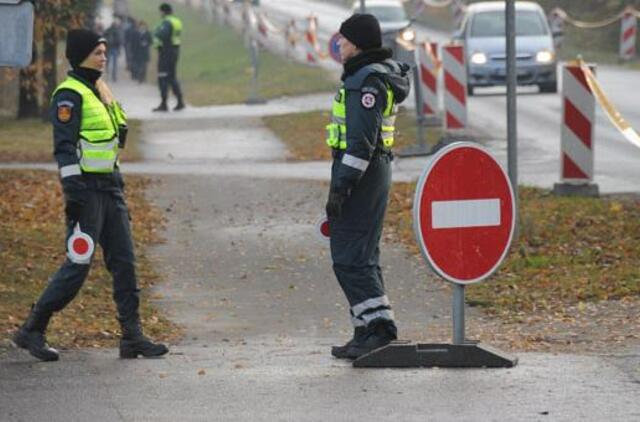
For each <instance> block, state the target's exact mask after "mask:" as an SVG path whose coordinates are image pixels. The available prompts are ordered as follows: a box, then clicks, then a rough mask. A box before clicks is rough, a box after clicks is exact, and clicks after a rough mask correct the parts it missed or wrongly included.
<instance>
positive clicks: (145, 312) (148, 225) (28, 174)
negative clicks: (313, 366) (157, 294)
mask: <svg viewBox="0 0 640 422" xmlns="http://www.w3.org/2000/svg"><path fill="white" fill-rule="evenodd" d="M126 182H127V197H128V205H129V211H130V213H131V216H132V224H133V237H134V241H135V246H136V257H137V273H138V279H139V283H140V286H141V289H142V300H141V307H140V312H141V316H142V320H143V324H144V328H145V331H146V333H147V334H149V335H150V336H151V337H154V338H156V339H160V340H164V341H175V340H177V339H178V338H179V336H180V329H179V328H178V327H177V326H176V325H175V324H173V323H172V322H170V321H169V320H168V319H167V318H165V317H164V316H163V315H162V314H161V313H160V312H159V310H158V309H157V308H155V307H154V306H153V305H152V303H151V302H150V300H149V299H150V296H149V295H150V293H149V288H150V287H151V286H153V284H154V283H155V282H157V281H158V279H159V276H158V274H157V273H156V272H155V270H154V268H153V266H152V265H151V263H150V262H149V260H148V258H147V256H146V254H145V251H146V249H147V247H148V246H149V245H152V244H154V243H157V242H159V241H160V240H161V239H160V235H159V232H160V228H161V227H162V226H163V223H164V220H163V217H162V215H161V214H160V212H159V211H158V210H156V209H155V208H153V207H152V206H151V205H150V203H149V202H147V200H146V199H145V196H144V192H145V189H146V187H147V186H148V185H149V184H150V183H152V181H151V180H150V179H148V178H144V177H137V176H136V177H132V176H129V177H127V178H126ZM0 191H2V192H3V196H4V198H3V201H2V202H1V203H0V220H1V221H2V222H3V224H2V225H0V267H1V268H2V271H3V276H2V277H1V278H0V345H1V344H2V343H3V342H6V340H8V339H9V337H10V335H11V333H12V332H13V331H14V330H15V329H16V328H18V326H19V325H20V324H21V323H22V321H23V320H24V318H25V317H26V315H27V313H28V311H29V307H30V304H31V303H32V302H34V301H35V300H36V299H37V298H38V296H39V294H40V293H41V292H42V290H43V288H44V286H45V285H46V283H47V280H48V278H49V277H51V275H52V274H53V273H54V271H56V270H57V268H58V266H59V265H60V264H61V263H62V262H63V260H64V245H63V240H64V236H65V229H64V223H63V211H62V195H61V192H60V188H59V182H58V177H57V175H56V174H55V173H52V172H44V171H23V170H16V171H13V170H4V171H0ZM101 256H102V253H101V252H100V251H97V252H96V259H95V260H94V261H93V263H92V264H91V272H90V275H89V278H88V279H87V281H86V282H85V284H84V286H83V288H82V289H81V290H80V294H79V295H78V297H77V298H76V299H74V301H73V302H72V303H71V304H70V305H69V306H68V307H67V308H65V309H64V310H63V311H62V312H61V313H59V314H57V315H56V316H55V317H54V318H53V320H52V323H51V325H50V328H49V331H48V339H49V341H50V343H51V344H52V345H55V347H60V348H63V349H67V348H76V347H113V346H115V345H116V344H117V339H118V333H119V326H118V323H117V321H116V309H115V305H114V303H113V300H112V298H111V294H112V288H111V286H112V282H111V277H110V275H109V274H108V273H107V271H106V269H105V268H104V264H103V263H102V259H101V258H100V257H101Z"/></svg>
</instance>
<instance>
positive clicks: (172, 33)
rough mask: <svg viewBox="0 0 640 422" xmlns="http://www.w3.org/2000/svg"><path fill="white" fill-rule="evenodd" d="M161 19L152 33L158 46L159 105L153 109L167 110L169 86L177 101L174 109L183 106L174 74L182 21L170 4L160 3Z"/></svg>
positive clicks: (178, 53)
mask: <svg viewBox="0 0 640 422" xmlns="http://www.w3.org/2000/svg"><path fill="white" fill-rule="evenodd" d="M160 13H161V14H162V21H161V22H160V24H159V25H158V26H157V27H156V30H155V32H154V33H153V41H154V45H155V46H156V47H157V48H158V86H159V87H160V98H161V102H160V105H159V106H158V107H156V108H154V109H153V111H168V110H169V108H168V106H167V98H168V95H169V87H171V90H172V91H173V95H175V97H176V99H177V100H178V103H177V104H176V106H175V107H174V110H182V109H183V108H184V98H183V96H182V89H181V88H180V83H179V82H178V78H177V75H176V72H177V66H178V58H179V55H180V44H181V36H182V21H181V20H180V19H178V18H177V17H175V16H174V15H173V8H172V7H171V5H170V4H167V3H162V4H161V5H160Z"/></svg>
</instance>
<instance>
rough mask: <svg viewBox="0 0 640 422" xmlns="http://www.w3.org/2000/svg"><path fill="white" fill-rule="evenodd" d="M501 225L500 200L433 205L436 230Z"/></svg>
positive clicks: (469, 200) (463, 201) (432, 219)
mask: <svg viewBox="0 0 640 422" xmlns="http://www.w3.org/2000/svg"><path fill="white" fill-rule="evenodd" d="M499 225H500V199H498V198H494V199H468V200H462V201H433V202H432V203H431V226H432V227H433V228H434V229H455V228H462V227H487V226H499Z"/></svg>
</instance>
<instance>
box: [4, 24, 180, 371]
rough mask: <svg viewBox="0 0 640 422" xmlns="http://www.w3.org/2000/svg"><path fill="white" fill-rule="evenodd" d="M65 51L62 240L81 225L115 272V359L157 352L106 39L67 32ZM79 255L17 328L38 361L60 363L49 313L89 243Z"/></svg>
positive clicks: (76, 280) (77, 278) (72, 287)
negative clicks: (50, 339)
mask: <svg viewBox="0 0 640 422" xmlns="http://www.w3.org/2000/svg"><path fill="white" fill-rule="evenodd" d="M66 56H67V58H68V59H69V62H70V63H71V66H72V67H73V70H72V71H70V72H69V75H68V77H67V79H66V80H65V81H64V82H62V83H61V84H60V85H59V86H58V88H57V89H56V90H55V92H54V95H53V98H52V101H51V116H50V118H51V122H52V123H53V137H54V156H55V158H56V161H57V162H58V167H59V169H60V180H61V183H62V189H63V192H64V197H65V203H66V204H65V214H66V217H67V229H68V237H70V236H71V235H72V233H74V232H75V231H76V230H79V231H81V232H83V233H85V234H86V235H88V236H89V237H90V239H89V240H88V242H87V243H89V244H94V245H95V244H100V245H101V246H102V249H103V253H104V260H105V264H106V267H107V269H108V270H109V272H110V273H111V275H112V276H113V299H114V301H115V302H116V306H117V311H118V320H119V322H120V325H121V328H122V338H121V340H120V356H121V357H122V358H135V357H137V356H138V355H143V356H160V355H163V354H165V353H167V351H168V349H167V347H166V346H165V345H163V344H156V343H153V342H152V341H151V340H149V339H148V338H147V337H145V336H144V335H143V334H142V327H141V324H140V316H139V313H138V307H139V289H138V284H137V280H136V274H135V257H134V252H133V241H132V239H131V230H130V226H129V212H128V210H127V205H126V203H125V200H124V196H123V191H122V189H123V187H124V183H123V181H122V177H121V175H120V171H119V170H118V152H119V149H121V148H124V145H125V141H126V134H127V133H126V132H127V127H126V117H125V115H124V112H123V111H122V109H121V108H120V106H119V104H118V103H117V102H116V101H115V100H113V98H112V96H111V92H110V91H109V88H108V87H107V86H106V84H105V83H104V82H103V81H102V80H99V78H100V76H101V74H102V72H103V71H104V68H105V64H106V40H105V39H104V38H101V37H100V36H99V35H98V34H96V33H94V32H92V31H89V30H84V29H77V30H72V31H69V34H68V37H67V50H66ZM85 250H88V251H89V252H86V255H89V256H82V255H79V254H76V253H74V252H75V251H74V250H72V249H71V248H70V247H69V246H68V249H67V259H66V260H65V262H64V264H62V266H61V267H60V269H59V270H58V271H57V272H56V273H55V274H54V275H53V277H52V278H51V280H50V281H49V284H48V285H47V287H46V288H45V290H44V292H43V293H42V295H41V296H40V299H39V300H38V301H37V303H36V304H35V305H34V306H33V307H32V309H31V313H30V314H29V316H28V318H27V320H26V321H25V323H24V324H23V326H22V327H21V328H20V329H19V330H18V332H17V333H16V335H15V337H14V340H15V342H16V344H17V345H18V346H20V347H22V348H24V349H27V350H29V352H30V353H31V354H32V355H33V356H35V357H36V358H38V359H40V360H43V361H54V360H58V352H57V351H56V350H55V349H53V348H51V347H49V346H48V345H47V344H46V341H45V337H44V334H45V331H46V328H47V325H48V323H49V319H50V318H51V316H52V314H53V313H54V312H58V311H60V310H62V309H63V308H64V307H65V306H66V305H67V304H68V303H69V302H71V300H72V299H73V298H74V297H75V296H76V294H77V293H78V291H79V290H80V287H81V286H82V284H83V282H84V280H85V279H86V277H87V275H88V273H89V267H90V262H91V258H92V257H91V256H90V254H91V248H90V247H89V248H85Z"/></svg>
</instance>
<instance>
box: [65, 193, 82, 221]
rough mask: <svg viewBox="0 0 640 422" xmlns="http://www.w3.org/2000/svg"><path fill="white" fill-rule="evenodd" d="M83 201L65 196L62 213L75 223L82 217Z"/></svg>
mask: <svg viewBox="0 0 640 422" xmlns="http://www.w3.org/2000/svg"><path fill="white" fill-rule="evenodd" d="M84 205H85V202H84V201H79V200H77V198H67V201H66V204H65V206H64V213H65V215H66V216H67V219H68V220H69V221H70V222H72V223H77V222H78V221H80V217H82V210H83V209H84Z"/></svg>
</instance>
